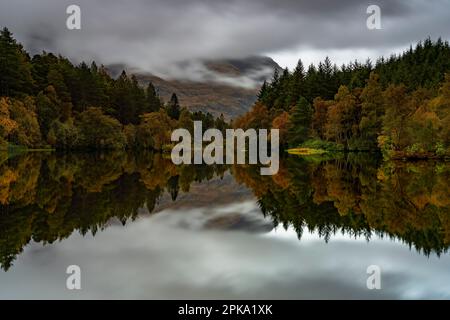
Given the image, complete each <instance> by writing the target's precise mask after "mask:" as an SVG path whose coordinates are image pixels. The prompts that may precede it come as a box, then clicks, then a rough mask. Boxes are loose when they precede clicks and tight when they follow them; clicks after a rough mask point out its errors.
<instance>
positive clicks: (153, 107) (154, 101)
mask: <svg viewBox="0 0 450 320" xmlns="http://www.w3.org/2000/svg"><path fill="white" fill-rule="evenodd" d="M160 108H161V99H160V98H159V96H158V94H157V92H156V89H155V86H154V85H153V83H152V82H151V81H150V82H149V83H148V86H147V110H148V112H157V111H159V109H160Z"/></svg>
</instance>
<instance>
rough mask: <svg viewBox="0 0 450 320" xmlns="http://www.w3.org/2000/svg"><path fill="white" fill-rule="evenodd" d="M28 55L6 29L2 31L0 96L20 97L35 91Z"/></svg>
mask: <svg viewBox="0 0 450 320" xmlns="http://www.w3.org/2000/svg"><path fill="white" fill-rule="evenodd" d="M33 85H34V83H33V78H32V75H31V63H30V59H29V57H28V55H27V54H26V52H25V51H24V50H23V47H22V45H20V44H18V43H17V42H16V40H15V39H14V38H13V36H12V33H11V32H10V31H9V30H8V29H7V28H4V29H3V30H2V31H0V96H18V95H21V94H24V93H25V94H27V93H31V92H32V90H33Z"/></svg>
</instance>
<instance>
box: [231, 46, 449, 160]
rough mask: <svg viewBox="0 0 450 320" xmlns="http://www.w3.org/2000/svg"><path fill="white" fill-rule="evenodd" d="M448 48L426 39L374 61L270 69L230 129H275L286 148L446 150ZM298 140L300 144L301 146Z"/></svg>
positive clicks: (434, 153) (405, 153)
mask: <svg viewBox="0 0 450 320" xmlns="http://www.w3.org/2000/svg"><path fill="white" fill-rule="evenodd" d="M448 72H450V46H449V44H448V42H444V41H442V40H441V39H439V40H437V41H436V42H433V41H432V40H430V39H427V40H425V41H424V42H420V43H418V44H417V46H416V47H415V48H412V47H411V48H410V49H409V50H408V51H406V52H404V53H402V54H400V55H392V56H391V57H390V58H389V59H384V58H380V59H379V60H377V61H376V62H375V63H372V62H371V61H370V60H368V61H366V62H365V63H363V64H362V63H359V62H357V61H355V62H352V63H350V64H348V65H343V66H341V67H337V66H336V65H334V64H332V62H331V61H330V59H329V58H326V59H325V61H324V62H321V63H319V65H318V66H317V67H316V66H314V65H311V66H309V68H308V69H307V70H306V71H305V69H304V66H303V64H302V62H301V60H300V61H299V63H298V65H297V67H296V68H295V69H294V70H293V72H290V71H289V70H287V69H286V70H284V72H283V73H282V74H279V73H278V72H277V71H275V73H274V76H273V79H272V80H271V82H265V83H264V84H263V86H262V88H261V90H260V93H259V96H258V101H257V103H256V104H255V106H254V107H253V109H252V110H251V111H250V112H249V113H247V114H246V115H244V116H243V117H241V118H240V119H238V120H237V121H236V122H235V126H237V127H247V128H249V127H258V128H269V127H272V128H278V129H280V134H281V139H282V142H283V143H284V145H285V146H290V147H298V146H300V145H303V146H305V147H313V148H323V149H347V150H376V149H379V148H380V149H381V150H382V151H384V152H385V154H386V155H388V156H392V157H395V156H400V157H441V156H449V155H450V153H449V147H450V132H449V129H448V128H449V127H450V110H449V107H450V75H447V76H446V73H448ZM305 142H307V143H306V144H305Z"/></svg>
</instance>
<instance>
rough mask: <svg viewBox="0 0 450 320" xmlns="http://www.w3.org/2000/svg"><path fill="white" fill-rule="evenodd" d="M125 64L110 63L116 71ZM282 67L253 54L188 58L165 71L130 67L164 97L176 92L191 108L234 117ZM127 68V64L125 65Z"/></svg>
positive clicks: (143, 81) (246, 106) (240, 112)
mask: <svg viewBox="0 0 450 320" xmlns="http://www.w3.org/2000/svg"><path fill="white" fill-rule="evenodd" d="M121 67H122V66H119V65H116V66H110V67H109V69H110V71H111V73H112V74H114V73H116V72H120V71H118V70H121ZM275 68H276V69H278V70H281V67H280V66H279V65H278V64H277V63H276V62H275V61H274V60H272V59H271V58H269V57H262V56H252V57H248V58H244V59H222V60H204V61H196V62H185V63H182V64H180V65H178V66H177V68H176V70H175V71H174V70H172V71H171V72H170V73H169V72H166V73H165V74H158V75H155V74H152V73H147V72H142V71H139V70H132V69H129V71H130V72H132V73H134V74H135V75H136V77H137V79H138V81H139V82H140V83H141V84H142V85H144V86H145V85H147V84H148V82H149V81H151V82H152V83H153V84H154V85H155V87H156V88H157V90H158V92H159V95H160V96H161V98H162V99H163V100H164V101H168V100H169V99H170V96H171V95H172V93H176V95H177V96H178V99H179V101H180V104H181V105H182V106H184V107H187V108H188V109H189V110H191V111H198V110H199V111H203V112H210V113H212V114H213V115H214V116H220V114H223V115H224V116H225V118H226V119H233V118H236V117H237V116H240V115H242V114H244V113H246V112H247V111H248V110H249V109H250V107H251V106H252V105H253V103H254V102H255V101H256V95H257V94H258V91H259V88H260V87H261V85H262V83H263V81H264V80H266V79H270V78H271V77H272V75H273V72H274V69H275ZM125 69H127V68H125Z"/></svg>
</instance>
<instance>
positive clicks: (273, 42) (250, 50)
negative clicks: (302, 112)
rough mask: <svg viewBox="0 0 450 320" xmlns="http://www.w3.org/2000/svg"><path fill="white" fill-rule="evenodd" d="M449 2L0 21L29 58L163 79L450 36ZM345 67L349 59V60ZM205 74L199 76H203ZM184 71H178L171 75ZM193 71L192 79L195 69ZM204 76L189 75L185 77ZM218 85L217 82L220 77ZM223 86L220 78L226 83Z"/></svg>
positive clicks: (173, 1) (163, 3)
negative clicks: (247, 60) (56, 57)
mask: <svg viewBox="0 0 450 320" xmlns="http://www.w3.org/2000/svg"><path fill="white" fill-rule="evenodd" d="M73 3H76V4H78V5H80V7H81V10H82V30H74V31H70V30H67V29H66V28H65V19H66V18H67V15H66V13H65V9H66V7H67V6H68V5H69V4H73ZM370 4H378V5H379V6H380V7H381V10H382V25H383V30H376V31H370V30H368V29H367V28H366V18H367V14H366V8H367V6H368V5H370ZM449 16H450V5H449V2H448V1H446V0H437V1H433V2H429V1H425V0H412V1H407V0H394V1H388V0H378V1H367V2H364V1H359V0H347V1H325V0H315V1H306V0H299V1H294V0H291V1H290V0H281V1H280V0H259V1H248V0H246V1H238V0H231V1H219V0H212V1H211V0H168V1H167V0H154V1H143V0H130V1H118V0H113V1H105V0H94V1H93V0H89V1H88V0H78V1H73V0H62V1H55V0H37V1H32V0H14V1H13V0H3V1H2V2H1V3H0V21H1V24H2V25H5V26H8V27H9V28H10V29H11V30H12V31H13V32H14V33H15V34H16V36H17V37H18V39H19V40H20V41H22V42H23V43H24V44H25V46H26V48H27V49H29V50H30V51H32V52H38V51H41V50H49V51H54V52H58V53H61V54H63V55H66V56H69V57H71V58H72V59H74V60H75V61H80V60H82V59H83V60H88V61H89V60H93V59H95V60H99V61H100V62H101V63H104V64H113V63H125V64H127V65H129V66H130V67H135V68H139V69H144V70H146V71H151V72H154V73H157V74H168V71H167V70H169V69H174V68H178V66H179V63H180V62H182V61H200V60H203V59H219V58H241V57H246V56H249V55H255V54H264V53H268V52H270V53H274V52H282V51H286V50H297V51H298V52H299V57H301V50H302V48H309V49H311V48H312V49H315V50H322V51H327V50H348V49H365V50H373V51H375V50H377V51H379V50H380V49H386V50H385V51H388V50H389V49H394V48H399V47H405V46H407V45H409V44H410V43H413V42H416V41H418V40H421V39H424V38H426V37H427V36H431V37H438V36H442V37H443V38H449V36H450V19H448V17H449ZM349 60H351V57H349ZM203 71H204V70H203ZM182 73H187V72H186V70H177V71H176V72H174V73H173V74H176V75H178V74H182ZM194 73H195V72H194ZM200 76H201V77H204V74H201V73H199V74H197V75H195V74H192V76H191V77H192V78H193V79H195V77H200ZM222 80H223V79H222ZM228 80H229V79H225V80H224V81H225V82H226V81H228Z"/></svg>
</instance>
